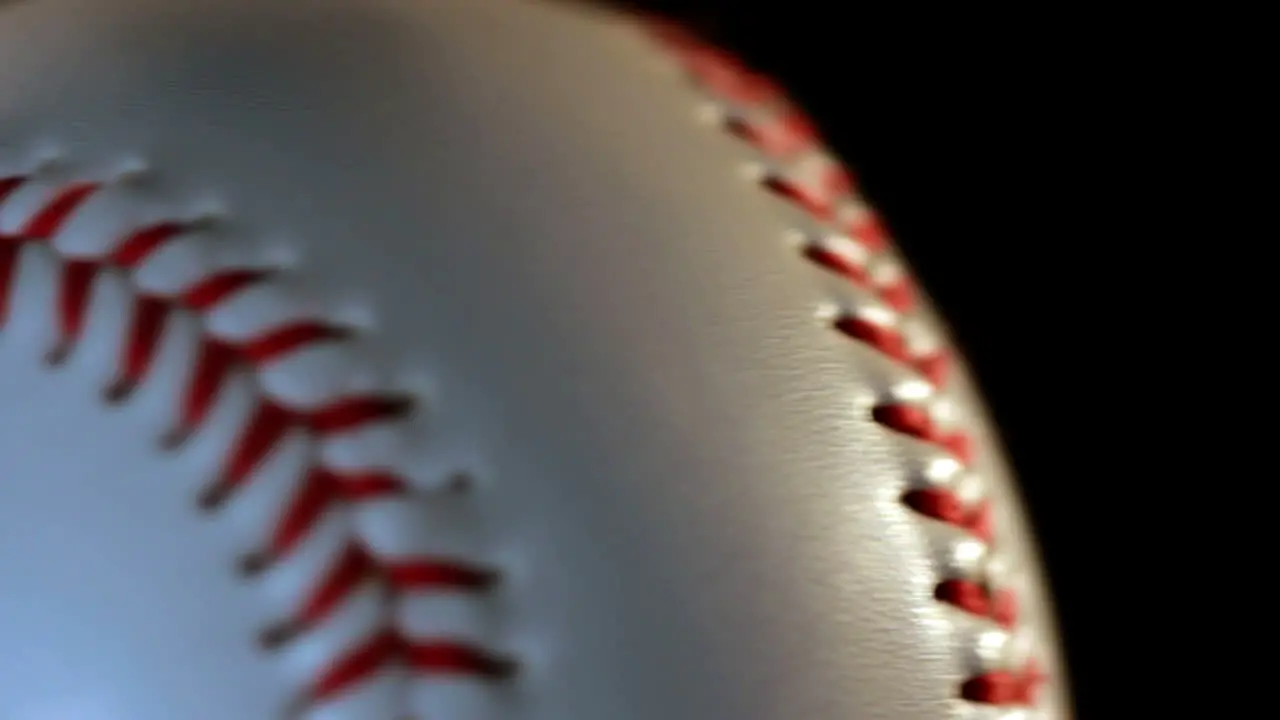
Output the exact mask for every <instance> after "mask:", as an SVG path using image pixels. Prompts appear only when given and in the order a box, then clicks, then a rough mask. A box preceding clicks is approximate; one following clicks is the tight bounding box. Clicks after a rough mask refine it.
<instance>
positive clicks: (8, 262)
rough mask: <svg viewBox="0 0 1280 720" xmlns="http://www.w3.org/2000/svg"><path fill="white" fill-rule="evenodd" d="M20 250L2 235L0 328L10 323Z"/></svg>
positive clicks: (0, 255)
mask: <svg viewBox="0 0 1280 720" xmlns="http://www.w3.org/2000/svg"><path fill="white" fill-rule="evenodd" d="M3 199H4V198H3V197H0V200H3ZM18 250H19V246H18V244H17V243H16V242H13V241H11V240H10V239H9V238H6V237H4V236H3V235H0V328H3V327H4V326H5V324H6V323H8V322H9V296H10V294H12V292H13V290H12V288H13V287H14V284H15V283H14V275H15V274H16V273H17V270H18Z"/></svg>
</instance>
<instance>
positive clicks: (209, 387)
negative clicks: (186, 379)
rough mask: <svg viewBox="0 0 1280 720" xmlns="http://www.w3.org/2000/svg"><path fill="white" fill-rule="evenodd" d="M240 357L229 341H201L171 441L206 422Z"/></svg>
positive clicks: (189, 432)
mask: <svg viewBox="0 0 1280 720" xmlns="http://www.w3.org/2000/svg"><path fill="white" fill-rule="evenodd" d="M236 360H237V356H236V350H235V348H234V347H232V346H231V345H230V344H229V343H227V342H224V341H222V340H218V339H216V338H211V337H205V338H204V339H203V340H202V341H201V343H200V350H199V353H198V355H197V359H196V364H195V371H194V372H193V373H192V374H191V382H190V384H188V385H187V390H186V392H185V393H183V395H182V409H181V411H180V415H179V420H178V426H177V427H176V428H175V429H174V431H173V432H172V433H170V438H169V441H168V442H169V444H171V445H172V444H176V443H177V442H181V440H182V439H183V438H185V437H187V436H188V435H190V434H191V433H192V432H194V431H195V429H196V428H198V427H200V425H201V424H203V422H204V419H205V417H206V416H208V414H209V411H210V410H211V409H212V408H213V402H214V400H215V399H216V398H217V397H218V394H219V393H220V392H221V390H222V386H223V384H224V383H225V382H226V380H227V378H228V377H229V376H230V375H231V369H232V368H233V367H234V365H235V363H236Z"/></svg>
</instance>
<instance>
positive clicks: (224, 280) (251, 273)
mask: <svg viewBox="0 0 1280 720" xmlns="http://www.w3.org/2000/svg"><path fill="white" fill-rule="evenodd" d="M271 275H272V273H271V271H270V270H248V269H245V270H227V271H224V272H222V273H219V274H217V275H213V276H212V277H209V278H206V279H205V280H203V281H201V282H199V283H197V284H196V285H195V287H192V288H189V289H188V290H187V291H186V292H184V293H183V294H182V304H183V305H185V306H186V307H189V308H191V309H192V310H194V311H196V312H206V311H208V310H211V309H213V308H214V307H216V306H217V305H218V304H219V303H221V302H222V301H224V300H226V299H228V298H230V297H231V296H232V295H235V294H236V293H238V292H240V291H241V290H244V289H245V288H248V287H250V286H252V285H256V284H257V283H260V282H262V281H264V280H266V279H268V278H270V277H271Z"/></svg>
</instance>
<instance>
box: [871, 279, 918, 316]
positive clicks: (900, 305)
mask: <svg viewBox="0 0 1280 720" xmlns="http://www.w3.org/2000/svg"><path fill="white" fill-rule="evenodd" d="M877 293H878V294H879V296H880V299H881V300H884V301H885V303H886V304H887V305H888V306H889V307H891V308H893V309H894V310H897V311H898V312H900V313H909V312H911V311H913V310H915V309H916V301H917V297H916V295H917V294H916V289H915V287H914V286H912V284H911V281H910V280H908V279H906V278H898V279H897V280H894V281H893V282H891V283H889V284H887V285H883V286H881V287H880V288H879V289H878V290H877Z"/></svg>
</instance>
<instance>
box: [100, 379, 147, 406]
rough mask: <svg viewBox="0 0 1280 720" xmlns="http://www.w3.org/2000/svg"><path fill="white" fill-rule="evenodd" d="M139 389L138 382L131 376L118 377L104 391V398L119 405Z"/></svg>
mask: <svg viewBox="0 0 1280 720" xmlns="http://www.w3.org/2000/svg"><path fill="white" fill-rule="evenodd" d="M137 389H138V385H137V383H135V382H134V381H133V380H131V379H129V378H117V379H115V380H113V381H111V384H110V385H108V386H107V387H106V389H105V390H103V391H102V399H103V400H105V401H106V402H107V404H109V405H119V404H120V403H122V402H124V401H125V400H128V399H129V396H131V395H133V392H134V391H135V390H137Z"/></svg>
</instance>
